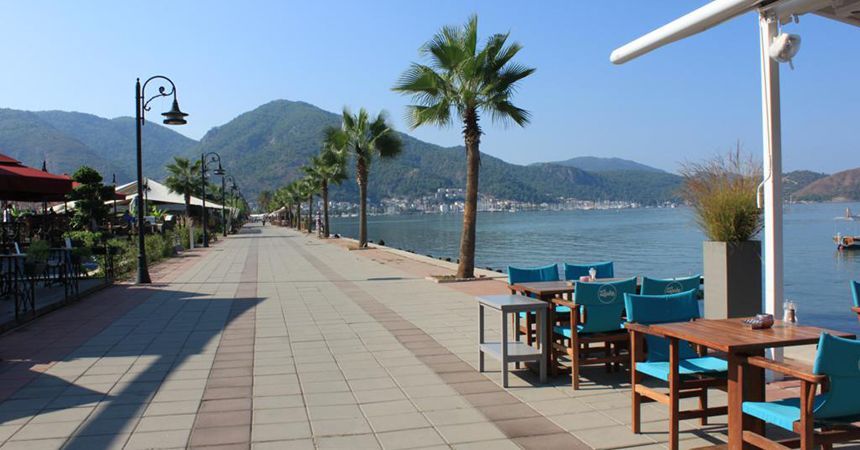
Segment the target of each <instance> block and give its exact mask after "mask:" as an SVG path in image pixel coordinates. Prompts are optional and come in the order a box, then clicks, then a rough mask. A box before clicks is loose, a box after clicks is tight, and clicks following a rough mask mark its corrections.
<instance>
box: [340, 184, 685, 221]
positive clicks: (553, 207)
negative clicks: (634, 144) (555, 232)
mask: <svg viewBox="0 0 860 450" xmlns="http://www.w3.org/2000/svg"><path fill="white" fill-rule="evenodd" d="M464 196H465V190H464V189H459V188H439V189H437V190H436V193H435V194H433V195H425V196H421V197H391V198H385V199H382V200H381V201H379V202H368V214H371V215H398V214H458V213H462V212H463V204H464ZM677 206H678V205H677V204H675V203H672V202H666V203H663V204H660V205H658V206H657V207H659V208H675V207H677ZM641 207H643V205H642V204H640V203H637V202H631V201H617V200H612V201H610V200H603V201H594V200H580V199H576V198H566V197H560V198H558V199H557V200H556V201H553V202H540V203H534V202H523V201H517V200H507V199H499V198H495V197H493V196H490V195H484V194H480V195H479V197H478V211H482V212H518V211H573V210H592V209H601V210H606V209H630V208H641ZM330 211H331V214H332V215H335V216H340V217H350V216H355V215H357V214H358V204H357V203H352V202H332V203H331V205H330Z"/></svg>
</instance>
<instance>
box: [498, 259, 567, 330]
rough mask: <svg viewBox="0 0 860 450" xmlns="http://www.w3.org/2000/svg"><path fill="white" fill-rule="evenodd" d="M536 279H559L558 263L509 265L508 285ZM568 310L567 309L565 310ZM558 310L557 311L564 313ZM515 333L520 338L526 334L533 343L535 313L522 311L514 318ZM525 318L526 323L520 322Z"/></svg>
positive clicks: (512, 292) (513, 292) (512, 291)
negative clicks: (526, 265) (527, 265)
mask: <svg viewBox="0 0 860 450" xmlns="http://www.w3.org/2000/svg"><path fill="white" fill-rule="evenodd" d="M535 281H559V276H558V264H550V265H547V266H541V267H514V266H508V285H509V286H510V285H512V284H517V283H530V282H535ZM511 294H516V291H514V290H513V289H511ZM563 312H567V311H563ZM563 312H561V311H558V310H556V313H563ZM513 320H514V333H516V337H517V338H519V336H521V335H525V336H526V343H527V344H528V345H531V344H532V340H533V336H534V331H533V330H532V324H533V323H535V316H534V314H526V313H520V314H519V317H518V318H514V319H513ZM520 320H524V322H525V323H520Z"/></svg>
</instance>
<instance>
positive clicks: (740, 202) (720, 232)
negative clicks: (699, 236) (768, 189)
mask: <svg viewBox="0 0 860 450" xmlns="http://www.w3.org/2000/svg"><path fill="white" fill-rule="evenodd" d="M761 173H762V170H761V166H760V165H759V164H757V163H755V162H754V161H753V160H752V159H751V158H748V159H742V158H741V154H740V149H738V150H736V151H734V152H731V153H729V154H728V155H726V156H719V157H716V158H714V159H712V160H709V161H706V162H704V163H698V164H686V165H684V167H683V168H682V170H681V175H682V176H683V177H684V184H683V186H682V188H681V189H682V191H681V193H682V195H683V196H684V199H685V200H687V202H689V203H690V205H691V206H692V208H693V210H694V211H695V213H696V222H697V223H698V224H699V227H700V228H701V229H702V231H703V232H704V233H705V235H706V236H707V237H708V239H710V240H712V241H722V242H742V241H748V240H750V239H752V238H753V237H754V236H755V235H756V234H758V232H759V231H761V228H762V217H761V210H760V209H759V208H758V206H757V205H756V191H757V189H758V184H759V180H761Z"/></svg>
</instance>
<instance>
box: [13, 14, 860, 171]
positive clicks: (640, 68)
mask: <svg viewBox="0 0 860 450" xmlns="http://www.w3.org/2000/svg"><path fill="white" fill-rule="evenodd" d="M704 3H705V1H704V0H695V1H691V0H660V1H641V0H623V1H621V0H601V1H598V2H594V1H584V0H546V1H540V2H526V1H512V0H481V1H477V0H442V1H436V2H416V1H403V0H365V1H352V0H340V1H335V0H315V1H307V0H302V1H294V0H279V1H274V0H273V1H263V0H259V1H249V2H235V1H201V0H195V1H184V2H167V1H152V2H117V1H87V2H68V1H60V0H54V1H50V0H46V1H39V2H12V1H8V2H4V3H3V5H2V7H0V17H2V19H3V20H2V22H3V26H2V27H0V61H2V69H0V107H4V108H15V109H26V110H51V109H59V110H68V111H80V112H86V113H91V114H96V115H99V116H102V117H109V118H112V117H117V116H130V115H133V114H134V106H133V105H134V80H135V78H137V77H140V78H147V77H149V76H151V75H156V74H161V75H166V76H168V77H170V78H171V79H173V81H174V82H175V83H176V85H177V88H178V95H179V100H180V104H181V106H182V109H183V110H185V111H186V112H188V113H190V114H191V115H190V116H189V118H188V120H189V123H188V125H186V126H184V127H175V128H173V129H174V130H176V131H178V132H180V133H183V134H185V135H187V136H189V137H192V138H195V139H199V138H201V137H202V136H203V135H204V134H205V133H206V132H207V131H208V130H209V129H211V128H212V127H215V126H220V125H223V124H225V123H227V122H228V121H230V120H231V119H233V118H234V117H236V116H237V115H239V114H241V113H243V112H246V111H249V110H251V109H254V108H256V107H257V106H259V105H261V104H263V103H266V102H269V101H271V100H275V99H288V100H301V101H305V102H308V103H311V104H314V105H317V106H319V107H321V108H323V109H326V110H329V111H333V112H339V111H340V110H341V109H342V108H343V107H344V106H350V107H352V108H353V109H357V108H358V107H365V108H367V109H368V110H370V111H372V112H373V111H379V110H386V111H387V112H388V113H389V114H390V117H391V120H392V121H393V123H394V125H395V127H396V128H397V129H398V130H400V131H405V132H408V133H410V134H412V135H413V136H415V137H417V138H419V139H422V140H425V141H428V142H432V143H436V144H439V145H444V146H451V145H461V144H462V135H461V133H460V129H459V127H457V126H453V127H450V128H442V129H438V128H419V129H417V130H410V129H408V127H407V125H406V124H405V121H404V120H403V116H404V114H405V106H406V105H407V104H408V103H409V98H408V97H404V96H402V95H400V94H398V93H395V92H392V91H391V86H392V85H393V84H394V83H395V82H396V81H397V79H398V77H399V76H400V74H401V73H402V72H403V71H404V70H405V69H406V68H407V67H408V65H409V64H410V63H411V62H420V61H422V60H421V56H420V55H419V53H418V49H419V47H420V46H421V45H422V44H423V43H424V42H426V41H427V40H428V39H429V38H431V37H432V36H433V34H434V33H435V32H436V31H437V30H438V29H439V28H440V27H441V26H443V25H449V24H450V25H457V24H462V23H463V22H465V21H466V19H467V18H468V16H469V15H470V14H473V13H475V14H477V15H478V17H479V32H480V33H481V34H482V35H483V36H487V35H489V34H491V33H497V32H508V31H509V32H510V35H511V39H512V40H516V41H518V42H519V43H521V44H522V45H523V46H524V49H523V50H522V51H521V52H520V54H519V55H518V57H517V60H516V61H517V62H520V63H523V64H526V65H529V66H532V67H535V68H537V72H536V73H535V74H534V75H532V76H530V77H528V78H527V79H525V80H524V81H523V82H522V83H521V85H520V87H519V90H518V92H517V93H516V96H515V97H514V103H515V104H517V105H518V106H520V107H522V108H525V109H527V110H529V111H530V112H531V113H532V122H531V123H530V124H529V125H528V126H526V127H524V128H519V127H516V126H512V127H507V128H506V127H504V126H503V125H493V124H491V122H490V119H489V117H487V118H486V120H485V121H483V122H482V124H483V127H484V133H485V135H484V136H483V138H482V146H481V150H482V151H484V152H486V153H489V154H491V155H493V156H496V157H499V158H502V159H504V160H506V161H509V162H513V163H517V164H527V163H532V162H539V161H557V160H563V159H568V158H571V157H574V156H585V155H591V156H605V157H620V158H627V159H633V160H636V161H639V162H642V163H645V164H649V165H653V166H655V167H659V168H662V169H666V170H676V169H677V168H678V166H679V164H682V163H684V162H695V161H699V160H702V159H706V158H710V157H713V156H714V155H716V154H719V153H725V152H726V151H728V150H730V149H731V148H733V147H734V146H735V144H736V143H737V142H740V143H741V145H742V147H743V148H744V150H746V151H748V152H750V153H752V154H754V155H760V154H761V140H762V139H761V94H760V68H759V50H758V21H757V17H756V15H755V14H747V15H745V16H743V17H740V18H738V19H735V20H734V21H732V22H729V23H727V24H724V25H722V26H720V27H717V28H714V29H712V30H709V31H707V32H705V33H702V34H700V35H697V36H695V37H693V38H689V39H686V40H684V41H680V42H676V43H674V44H672V45H670V46H667V47H664V48H662V49H659V50H657V51H655V52H653V53H651V54H648V55H645V56H644V57H641V58H639V59H637V60H634V61H632V62H629V63H627V64H625V65H621V66H616V65H613V64H611V63H610V62H609V54H610V53H611V51H612V50H613V49H615V48H616V47H618V46H621V45H623V44H625V43H627V42H628V41H630V40H632V39H635V38H636V37H638V36H640V35H642V34H644V33H646V32H648V31H650V30H652V29H654V28H656V27H659V26H660V25H663V24H665V23H667V22H669V21H671V20H673V19H675V18H676V17H679V16H681V15H683V14H685V13H687V12H689V11H690V10H692V9H695V8H696V7H698V6H699V5H701V4H704ZM784 30H785V31H786V32H791V33H797V34H800V35H801V37H802V39H803V42H802V46H801V50H800V53H799V54H798V56H797V57H796V59H795V61H794V62H795V70H790V69H789V68H788V67H787V66H786V65H782V70H781V76H782V112H783V115H782V118H783V151H784V161H783V166H784V169H785V170H795V169H810V170H816V171H823V172H828V173H833V172H836V171H840V170H844V169H848V168H853V167H855V166H857V165H858V162H857V153H858V150H860V144H858V139H857V128H858V127H860V120H858V119H860V89H858V85H857V81H856V80H857V79H858V76H860V58H858V55H860V28H858V27H852V26H850V25H845V24H842V23H838V22H834V21H830V20H825V19H821V18H818V17H816V16H812V15H806V16H803V17H801V20H800V23H799V24H789V25H787V26H785V28H784ZM153 92H155V91H153ZM169 106H170V105H169V104H168V103H167V102H166V101H162V102H160V103H159V102H154V104H153V110H152V113H160V112H163V111H166V110H167V109H169ZM149 118H150V119H156V117H155V115H153V116H150V117H149Z"/></svg>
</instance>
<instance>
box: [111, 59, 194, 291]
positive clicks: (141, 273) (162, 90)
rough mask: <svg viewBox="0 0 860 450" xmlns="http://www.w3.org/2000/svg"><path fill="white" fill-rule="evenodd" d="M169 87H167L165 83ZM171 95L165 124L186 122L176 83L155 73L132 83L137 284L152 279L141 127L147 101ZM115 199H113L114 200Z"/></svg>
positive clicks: (147, 104)
mask: <svg viewBox="0 0 860 450" xmlns="http://www.w3.org/2000/svg"><path fill="white" fill-rule="evenodd" d="M154 80H159V81H158V83H159V84H160V86H158V93H157V94H155V95H153V96H152V97H150V98H149V99H146V98H145V97H144V95H145V92H146V86H147V85H149V83H150V82H151V81H154ZM166 84H169V85H170V88H169V89H168V88H167V85H166ZM170 96H172V97H173V106H172V107H171V108H170V111H167V112H166V113H162V114H161V115H162V116H164V124H165V125H185V124H186V123H188V122H187V121H186V120H185V118H186V117H187V116H188V114H185V113H184V112H182V111H181V110H180V109H179V102H178V101H177V100H176V85H175V84H173V81H171V80H170V78H167V77H165V76H162V75H155V76H152V77H150V78H148V79H147V80H146V81H144V82H143V85H141V84H140V78H138V79H137V82H136V83H135V85H134V102H135V110H134V113H135V126H136V128H137V203H138V207H137V280H136V283H137V284H148V283H151V282H152V280H151V279H150V278H149V269H147V267H146V243H145V241H144V218H143V214H144V211H143V204H142V202H143V151H142V141H141V136H140V134H141V128H142V127H143V124H144V123H146V112H147V111H149V109H150V108H149V103H150V102H151V101H153V100H155V99H156V98H159V97H170ZM114 201H115V200H114Z"/></svg>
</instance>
